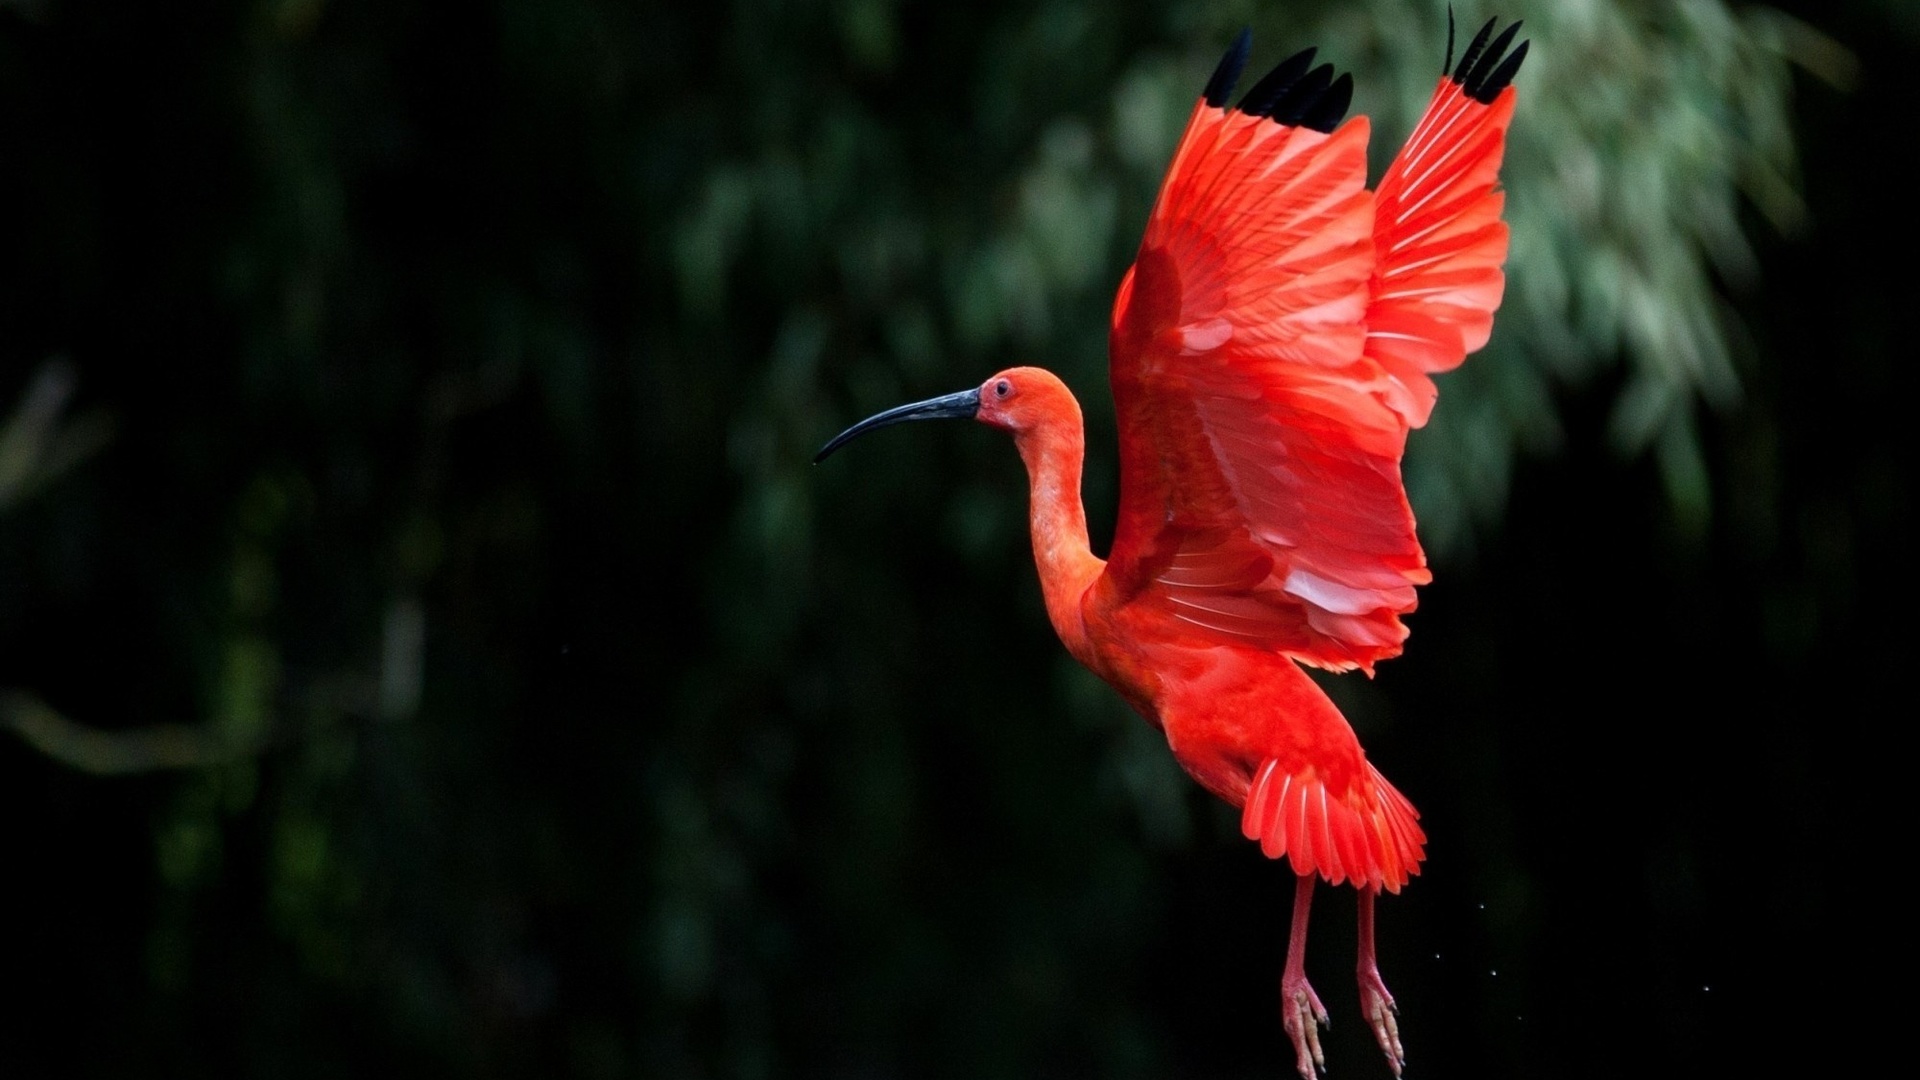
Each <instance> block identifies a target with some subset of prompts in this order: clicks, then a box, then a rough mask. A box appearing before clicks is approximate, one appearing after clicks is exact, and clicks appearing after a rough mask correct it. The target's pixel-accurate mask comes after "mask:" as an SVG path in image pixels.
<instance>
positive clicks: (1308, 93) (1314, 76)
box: [1234, 49, 1353, 132]
mask: <svg viewBox="0 0 1920 1080" xmlns="http://www.w3.org/2000/svg"><path fill="white" fill-rule="evenodd" d="M1314 51H1315V50H1313V49H1301V50H1300V51H1299V52H1297V53H1294V54H1293V55H1292V56H1289V57H1287V58H1286V59H1285V60H1282V61H1280V62H1279V63H1278V64H1275V65H1274V67H1273V70H1272V71H1269V72H1267V73H1266V75H1264V76H1262V77H1261V79H1260V81H1259V82H1257V83H1255V84H1253V89H1251V90H1249V91H1247V96H1246V97H1243V98H1241V99H1240V104H1238V105H1235V106H1234V108H1235V109H1236V110H1238V111H1239V112H1243V113H1246V114H1247V115H1248V116H1259V117H1264V118H1266V119H1269V120H1272V121H1273V122H1274V123H1276V124H1285V125H1288V126H1295V127H1306V128H1312V129H1313V130H1315V131H1320V132H1331V131H1332V130H1333V129H1334V128H1335V127H1337V126H1338V125H1339V123H1340V120H1341V118H1342V117H1344V116H1346V114H1347V107H1348V106H1349V105H1351V104H1352V103H1353V77H1352V76H1350V75H1342V76H1340V77H1339V78H1338V79H1336V78H1334V76H1333V65H1332V64H1321V65H1320V66H1319V67H1317V68H1314V69H1313V70H1311V71H1309V70H1307V68H1308V66H1309V65H1311V64H1312V63H1313V56H1314Z"/></svg>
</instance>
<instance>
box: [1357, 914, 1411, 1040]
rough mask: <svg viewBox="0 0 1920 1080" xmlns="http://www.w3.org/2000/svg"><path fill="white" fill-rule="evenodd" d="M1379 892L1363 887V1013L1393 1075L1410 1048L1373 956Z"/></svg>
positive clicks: (1359, 970)
mask: <svg viewBox="0 0 1920 1080" xmlns="http://www.w3.org/2000/svg"><path fill="white" fill-rule="evenodd" d="M1379 894H1380V890H1379V889H1377V888H1375V889H1370V888H1366V887H1364V886H1363V887H1362V888H1361V889H1360V962H1359V964H1358V965H1356V970H1357V971H1358V973H1359V975H1360V1015H1362V1016H1365V1017H1366V1018H1367V1023H1368V1024H1369V1025H1370V1026H1372V1028H1373V1038H1374V1040H1375V1041H1376V1042H1378V1043H1379V1044H1380V1050H1381V1052H1382V1053H1385V1054H1386V1055H1387V1064H1388V1065H1391V1066H1392V1067H1393V1075H1395V1076H1399V1075H1400V1070H1401V1069H1402V1068H1404V1067H1406V1064H1407V1052H1406V1050H1405V1049H1403V1048H1402V1047H1401V1046H1400V1020H1399V1016H1400V1010H1399V1009H1398V1008H1397V1007H1396V1006H1395V1005H1394V1003H1393V995H1392V994H1390V993H1388V992H1387V984H1386V983H1384V982H1381V981H1380V968H1379V967H1378V966H1377V965H1376V964H1375V963H1374V958H1373V898H1374V897H1375V896H1378V895H1379Z"/></svg>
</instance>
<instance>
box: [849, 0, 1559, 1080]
mask: <svg viewBox="0 0 1920 1080" xmlns="http://www.w3.org/2000/svg"><path fill="white" fill-rule="evenodd" d="M1493 28H1494V23H1493V22H1492V21H1489V22H1488V23H1487V25H1486V26H1485V27H1484V28H1482V29H1481V31H1480V33H1479V35H1478V36H1477V37H1475V38H1474V39H1473V42H1472V44H1470V45H1469V46H1468V47H1467V50H1466V53H1465V55H1463V56H1462V57H1461V59H1460V63H1459V65H1458V66H1457V67H1456V66H1455V65H1454V64H1453V40H1452V38H1453V35H1452V30H1451V27H1449V30H1448V41H1447V60H1446V63H1445V64H1444V65H1442V70H1443V73H1444V74H1443V76H1442V78H1441V80H1440V84H1439V86H1438V87H1437V88H1436V89H1435V90H1434V93H1433V99H1432V101H1431V102H1430V103H1429V104H1428V106H1427V111H1426V114H1425V115H1424V116H1423V117H1422V118H1421V120H1420V122H1419V124H1418V125H1416V126H1415V128H1414V131H1413V134H1412V136H1411V137H1409V138H1408V140H1407V144H1406V146H1404V147H1402V148H1401V150H1400V153H1399V156H1398V157H1396V158H1395V159H1394V162H1393V164H1392V165H1391V166H1390V167H1389V168H1388V169H1387V173H1386V176H1385V177H1383V178H1382V179H1381V181H1380V186H1379V188H1378V190H1376V191H1371V192H1370V191H1368V190H1367V189H1366V169H1367V157H1366V148H1367V121H1366V118H1365V117H1355V118H1353V119H1352V120H1349V121H1347V122H1346V123H1344V124H1342V123H1340V119H1341V117H1342V116H1343V115H1344V114H1345V113H1346V111H1347V105H1348V103H1349V101H1350V100H1351V98H1352V93H1353V80H1352V77H1351V76H1349V75H1341V76H1340V77H1339V78H1337V79H1336V78H1334V77H1333V69H1332V67H1331V66H1330V65H1324V64H1323V65H1321V66H1320V67H1316V68H1312V70H1309V67H1310V65H1311V64H1312V60H1313V53H1314V50H1312V49H1307V50H1305V51H1304V52H1301V53H1299V54H1297V55H1295V56H1293V57H1291V58H1290V59H1288V60H1285V61H1283V62H1282V63H1281V64H1280V65H1279V66H1277V67H1275V68H1274V69H1273V70H1272V72H1270V73H1269V74H1268V75H1267V76H1266V77H1265V78H1263V79H1261V80H1260V81H1259V83H1258V84H1256V85H1255V86H1254V88H1253V89H1252V90H1251V91H1250V92H1248V94H1247V95H1246V97H1244V98H1242V99H1241V100H1240V103H1239V104H1238V105H1234V106H1232V107H1231V108H1229V107H1228V104H1227V101H1228V95H1229V94H1230V93H1231V92H1232V90H1233V86H1234V83H1235V82H1237V81H1238V78H1239V75H1240V71H1241V69H1242V67H1244V66H1245V63H1246V59H1247V53H1248V50H1249V48H1250V45H1251V34H1250V33H1249V32H1247V31H1242V32H1241V34H1240V36H1239V38H1238V39H1237V40H1236V41H1235V42H1234V45H1233V47H1232V48H1231V49H1230V50H1228V52H1227V55H1226V56H1225V58H1224V59H1222V60H1221V61H1220V66H1219V68H1218V69H1217V70H1216V71H1215V72H1214V74H1213V78H1212V79H1211V80H1209V81H1208V83H1207V87H1206V91H1205V93H1204V94H1203V95H1202V96H1201V99H1200V101H1199V102H1198V103H1197V104H1196V105H1195V106H1194V109H1193V115H1192V117H1191V119H1189V121H1188V122H1187V129H1186V134H1185V135H1183V136H1182V137H1181V140H1180V145H1179V148H1178V149H1177V150H1175V151H1174V155H1173V163H1172V165H1171V166H1170V167H1169V168H1168V170H1167V178H1166V181H1165V183H1164V184H1163V185H1162V187H1161V189H1160V197H1159V200H1158V202H1157V203H1156V204H1155V206H1154V209H1153V214H1152V216H1151V217H1150V218H1149V219H1148V221H1147V228H1146V235H1145V237H1144V238H1143V239H1142V240H1141V242H1140V252H1139V255H1138V256H1137V257H1136V258H1135V259H1134V263H1133V267H1132V269H1130V270H1129V271H1127V275H1126V277H1125V278H1124V279H1122V280H1121V282H1120V289H1119V294H1118V296H1116V297H1115V299H1114V304H1113V323H1112V331H1111V334H1110V336H1109V338H1108V349H1109V354H1110V356H1111V364H1110V372H1109V374H1110V377H1111V379H1112V383H1113V399H1114V405H1115V407H1116V409H1117V410H1118V412H1119V432H1120V520H1119V522H1118V525H1117V526H1116V528H1115V530H1114V538H1113V550H1112V552H1111V553H1110V555H1109V557H1108V559H1107V560H1106V561H1104V562H1103V561H1102V560H1100V559H1099V558H1098V557H1096V556H1095V555H1094V554H1093V552H1092V550H1091V549H1090V548H1089V546H1088V542H1087V520H1086V513H1085V511H1084V509H1083V508H1082V506H1081V502H1080V471H1081V459H1082V455H1083V452H1084V438H1083V434H1082V424H1081V417H1080V406H1079V404H1078V403H1077V402H1076V401H1075V400H1074V397H1073V395H1072V393H1070V392H1069V391H1068V390H1067V388H1066V386H1065V385H1064V384H1063V383H1061V381H1060V380H1059V379H1058V378H1056V377H1054V376H1053V375H1052V374H1050V373H1048V372H1046V371H1043V370H1041V369H1039V368H1032V367H1016V368H1010V369H1008V370H1006V371H1002V372H1000V373H999V374H997V375H994V376H993V377H992V378H990V379H988V380H987V381H986V382H984V383H982V384H981V385H980V387H979V388H978V389H974V390H967V391H963V392H961V393H958V394H949V395H947V396H945V397H939V398H933V399H931V400H928V401H922V402H917V403H915V404H911V405H903V406H901V407H899V408H896V409H890V410H888V411H886V412H883V413H880V414H878V415H876V416H873V417H871V418H869V419H867V420H864V421H862V422H860V423H858V424H855V425H854V426H853V427H851V428H848V429H847V430H846V431H844V432H842V433H841V434H840V435H839V436H837V437H835V438H834V439H833V441H831V442H829V443H828V444H827V445H826V446H825V447H823V448H822V449H821V451H820V453H819V455H818V456H817V457H816V458H815V460H816V461H818V460H821V459H823V458H825V457H826V456H827V455H828V454H830V453H832V452H833V451H834V450H836V449H838V448H839V447H840V446H841V445H842V444H844V443H846V442H847V441H848V440H850V439H853V438H855V437H856V436H858V435H861V434H863V433H865V432H868V431H871V430H873V429H875V428H878V427H883V426H886V425H889V424H895V423H899V422H902V421H906V420H927V419H936V418H942V417H965V418H973V419H976V420H979V421H980V422H981V423H984V424H987V425H990V426H992V427H997V428H1000V429H1002V430H1005V431H1008V432H1010V433H1011V434H1012V435H1013V440H1014V445H1015V446H1016V447H1017V448H1018V449H1019V451H1020V457H1021V458H1022V459H1023V460H1024V461H1025V462H1026V466H1027V475H1028V478H1029V481H1030V483H1031V488H1032V500H1031V514H1030V517H1031V531H1032V536H1033V553H1034V560H1035V562H1036V563H1038V565H1039V569H1040V586H1041V590H1042V591H1043V593H1044V594H1045V597H1046V605H1047V615H1048V617H1049V618H1050V619H1051V620H1052V622H1053V627H1054V629H1055V630H1056V631H1057V632H1058V633H1059V635H1060V640H1061V641H1062V642H1064V643H1065V644H1066V647H1067V650H1068V651H1069V652H1071V653H1072V654H1073V656H1074V658H1075V659H1077V660H1079V661H1080V662H1081V663H1083V664H1085V665H1086V666H1087V667H1088V668H1090V669H1092V670H1093V671H1094V672H1095V673H1096V674H1098V675H1099V676H1100V677H1101V678H1103V679H1105V680H1106V681H1107V682H1108V683H1111V684H1112V685H1113V687H1114V688H1115V689H1117V690H1118V691H1119V692H1120V694H1121V695H1122V696H1123V697H1125V698H1126V700H1127V701H1128V702H1129V703H1130V704H1132V705H1133V707H1134V708H1135V709H1137V710H1138V711H1139V712H1140V713H1141V715H1143V716H1145V717H1146V718H1147V719H1148V720H1150V721H1152V722H1153V723H1154V724H1155V725H1156V726H1158V727H1159V728H1160V729H1161V730H1162V731H1163V732H1165V734H1166V737H1167V743H1168V745H1169V746H1171V747H1172V749H1173V755H1174V757H1175V758H1176V759H1177V760H1178V761H1179V762H1180V764H1181V766H1182V767H1184V768H1185V769H1186V771H1187V772H1188V773H1189V774H1191V775H1192V776H1193V778H1194V779H1195V780H1197V781H1199V782H1200V783H1201V785H1203V786H1204V787H1206V789H1207V790H1208V791H1211V792H1213V793H1214V794H1215V795H1218V796H1219V797H1220V798H1222V799H1225V800H1226V801H1227V802H1228V803H1230V804H1232V805H1234V806H1237V807H1240V808H1241V829H1242V831H1243V832H1244V833H1245V834H1246V836H1247V838H1248V839H1250V840H1257V841H1259V843H1260V849H1261V851H1263V852H1265V853H1266V855H1267V856H1268V857H1269V858H1275V859H1277V858H1280V857H1282V856H1285V857H1286V859H1287V860H1288V861H1289V862H1290V863H1291V864H1292V866H1293V870H1294V873H1296V874H1298V875H1299V881H1298V884H1297V888H1296V892H1295V894H1294V907H1293V928H1292V934H1291V936H1290V939H1289V942H1288V949H1287V961H1286V968H1285V971H1284V973H1283V974H1282V976H1281V981H1280V991H1281V1002H1282V1004H1281V1008H1282V1015H1283V1018H1284V1022H1285V1027H1286V1030H1287V1034H1288V1036H1289V1038H1291V1040H1292V1042H1293V1047H1294V1052H1295V1056H1296V1059H1297V1065H1298V1068H1299V1070H1300V1074H1301V1076H1303V1077H1306V1078H1308V1080H1312V1077H1313V1068H1314V1066H1316V1065H1318V1066H1321V1067H1323V1068H1324V1066H1325V1059H1324V1057H1323V1056H1322V1053H1321V1048H1320V1034H1319V1025H1322V1024H1325V1023H1326V1022H1327V1013H1326V1009H1325V1008H1324V1007H1323V1006H1322V1005H1321V1003H1320V998H1319V996H1318V995H1317V994H1315V993H1314V991H1313V988H1312V987H1311V986H1309V985H1308V984H1307V979H1306V972H1305V967H1304V960H1305V952H1306V936H1307V913H1308V909H1309V907H1310V905H1311V903H1312V900H1313V888H1314V882H1315V878H1316V877H1324V878H1326V879H1327V880H1328V881H1329V882H1331V883H1332V884H1335V885H1339V884H1341V883H1342V882H1352V883H1353V885H1354V887H1355V888H1356V889H1357V890H1358V891H1359V897H1360V900H1359V903H1360V910H1359V926H1360V941H1359V963H1358V973H1359V982H1360V1003H1361V1008H1362V1011H1363V1012H1364V1014H1365V1015H1366V1018H1367V1022H1368V1024H1370V1025H1371V1026H1372V1029H1373V1033H1374V1037H1375V1038H1376V1040H1378V1042H1379V1044H1380V1048H1381V1049H1382V1050H1383V1051H1384V1052H1385V1053H1386V1055H1387V1060H1388V1063H1389V1064H1390V1065H1391V1066H1392V1068H1393V1071H1394V1073H1395V1074H1396V1075H1398V1074H1399V1072H1400V1070H1401V1067H1402V1066H1403V1065H1404V1063H1405V1060H1406V1058H1405V1053H1404V1051H1403V1050H1402V1047H1401V1043H1400V1033H1399V1025H1398V1021H1397V1019H1396V1014H1395V1008H1394V1003H1393V995H1392V994H1390V993H1388V991H1387V987H1386V984H1385V983H1384V982H1383V981H1381V978H1380V972H1379V970H1378V967H1377V966H1376V963H1375V957H1374V940H1373V900H1374V897H1375V896H1376V895H1378V894H1379V892H1380V890H1382V889H1385V890H1387V891H1388V892H1398V891H1399V890H1400V887H1401V886H1402V885H1405V884H1406V883H1407V879H1408V877H1410V876H1411V875H1413V874H1417V873H1419V870H1420V862H1421V860H1422V859H1424V858H1425V853H1424V850H1423V848H1424V844H1425V842H1426V834H1425V833H1424V832H1422V831H1421V828H1420V825H1419V823H1418V821H1419V817H1420V815H1419V813H1418V812H1417V811H1415V810H1414V808H1413V805H1412V804H1411V803H1409V802H1408V801H1407V800H1406V798H1405V797H1404V796H1402V795H1401V794H1400V793H1399V792H1398V791H1396V790H1394V788H1393V785H1391V784H1389V783H1388V782H1387V780H1386V778H1385V777H1383V776H1381V775H1380V773H1379V771H1378V770H1376V769H1375V768H1374V767H1373V766H1372V765H1371V764H1369V763H1368V762H1367V758H1366V754H1365V753H1364V752H1363V751H1362V750H1361V748H1360V743H1359V740H1357V739H1356V738H1355V737H1354V734H1353V729H1352V728H1351V727H1350V726H1349V725H1348V724H1347V721H1346V718H1345V717H1343V716H1341V715H1340V711H1339V710H1338V709H1337V708H1335V707H1334V704H1333V702H1332V701H1330V700H1329V699H1328V698H1327V696H1326V694H1325V693H1323V692H1322V691H1321V690H1320V688H1319V686H1317V685H1316V684H1315V683H1314V682H1313V680H1312V679H1310V678H1308V676H1307V674H1306V672H1305V671H1303V670H1302V669H1301V667H1300V665H1301V664H1312V665H1314V666H1315V667H1320V668H1325V669H1329V670H1333V671H1348V670H1352V669H1354V668H1359V669H1361V670H1363V671H1366V672H1367V673H1368V674H1372V672H1373V665H1374V664H1375V663H1377V662H1379V661H1381V660H1385V659H1387V658H1388V657H1391V656H1394V655H1397V654H1398V653H1399V652H1400V649H1401V645H1402V643H1403V642H1404V641H1405V640H1406V637H1407V628H1406V626H1405V625H1403V624H1402V623H1401V621H1400V617H1401V616H1402V615H1404V614H1406V613H1407V612H1410V611H1412V610H1413V609H1414V604H1415V598H1414V587H1415V586H1417V585H1424V584H1426V583H1427V582H1428V581H1429V580H1431V575H1430V574H1429V573H1428V571H1427V562H1426V556H1425V554H1424V553H1423V552H1422V551H1421V549H1420V542H1419V540H1418V539H1417V538H1416V537H1415V535H1414V521H1413V512H1412V510H1411V509H1410V508H1409V506H1408V505H1407V496H1406V490H1405V488H1404V486H1403V485H1402V483H1401V479H1400V457H1401V452H1402V450H1403V449H1404V448H1405V445H1406V440H1407V432H1408V430H1409V429H1410V428H1415V427H1419V426H1420V425H1422V424H1424V423H1425V422H1426V420H1427V415H1428V413H1429V412H1430V411H1431V410H1432V408H1433V403H1434V398H1435V396H1436V393H1437V391H1436V390H1435V388H1434V384H1433V381H1432V378H1431V376H1432V375H1433V374H1434V373H1435V372H1441V371H1447V370H1450V369H1452V368H1454V367H1455V366H1457V365H1458V364H1459V363H1460V362H1461V361H1462V360H1463V359H1465V357H1466V355H1467V354H1468V353H1470V352H1472V351H1474V350H1475V349H1478V348H1479V347H1481V346H1482V345H1484V344H1486V341H1487V336H1488V334H1489V332H1490V331H1491V329H1492V325H1493V312H1494V309H1495V308H1497V307H1498V306H1499V304H1500V296H1501V292H1502V290H1503V288H1504V286H1505V277H1504V275H1503V274H1502V272H1501V264H1502V263H1503V262H1504V261H1505V260H1506V255H1507V226H1506V225H1505V223H1503V222H1502V221H1501V220H1500V211H1501V206H1502V201H1503V200H1502V196H1501V193H1500V192H1499V191H1498V190H1497V187H1496V182H1497V174H1498V172H1499V169H1500V158H1501V154H1502V151H1503V149H1504V147H1505V141H1506V130H1507V125H1508V122H1509V121H1510V120H1511V118H1512V116H1513V106H1514V90H1513V88H1512V85H1511V84H1512V82H1513V77H1514V74H1515V73H1516V72H1517V71H1518V70H1519V68H1520V62H1521V60H1522V59H1524V58H1525V56H1526V53H1527V43H1526V42H1521V43H1520V45H1519V47H1518V48H1515V49H1513V51H1512V52H1511V53H1510V54H1509V53H1508V52H1507V50H1508V48H1509V46H1510V45H1511V44H1512V42H1513V38H1514V35H1515V33H1516V31H1518V30H1519V28H1520V24H1518V23H1515V24H1514V25H1512V26H1510V27H1508V28H1507V30H1506V31H1505V32H1504V33H1502V34H1501V35H1500V36H1499V37H1498V38H1496V39H1494V40H1493V41H1492V43H1491V45H1489V44H1488V38H1489V36H1490V35H1491V34H1492V31H1493Z"/></svg>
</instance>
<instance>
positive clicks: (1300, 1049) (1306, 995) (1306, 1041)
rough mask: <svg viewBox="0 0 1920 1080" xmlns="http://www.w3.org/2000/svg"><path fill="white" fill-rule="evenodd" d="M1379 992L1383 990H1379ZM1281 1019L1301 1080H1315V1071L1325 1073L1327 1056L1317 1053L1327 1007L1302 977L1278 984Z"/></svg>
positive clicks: (1288, 978)
mask: <svg viewBox="0 0 1920 1080" xmlns="http://www.w3.org/2000/svg"><path fill="white" fill-rule="evenodd" d="M1381 989H1385V987H1382V988H1381ZM1280 1019H1281V1024H1282V1026H1284V1027H1285V1028H1286V1029H1287V1038H1289V1039H1292V1040H1293V1054H1294V1059H1295V1061H1296V1062H1297V1063H1298V1066H1299V1069H1300V1076H1301V1077H1302V1080H1314V1070H1315V1069H1316V1068H1317V1069H1319V1070H1320V1071H1321V1072H1326V1071H1327V1058H1326V1055H1325V1054H1323V1053H1321V1051H1320V1029H1321V1028H1323V1027H1325V1026H1327V1007H1326V1006H1325V1005H1322V1004H1320V995H1319V994H1316V993H1314V992H1313V987H1311V986H1309V985H1307V979H1306V976H1305V975H1300V976H1292V975H1289V976H1286V977H1283V978H1282V979H1281V980H1280Z"/></svg>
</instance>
